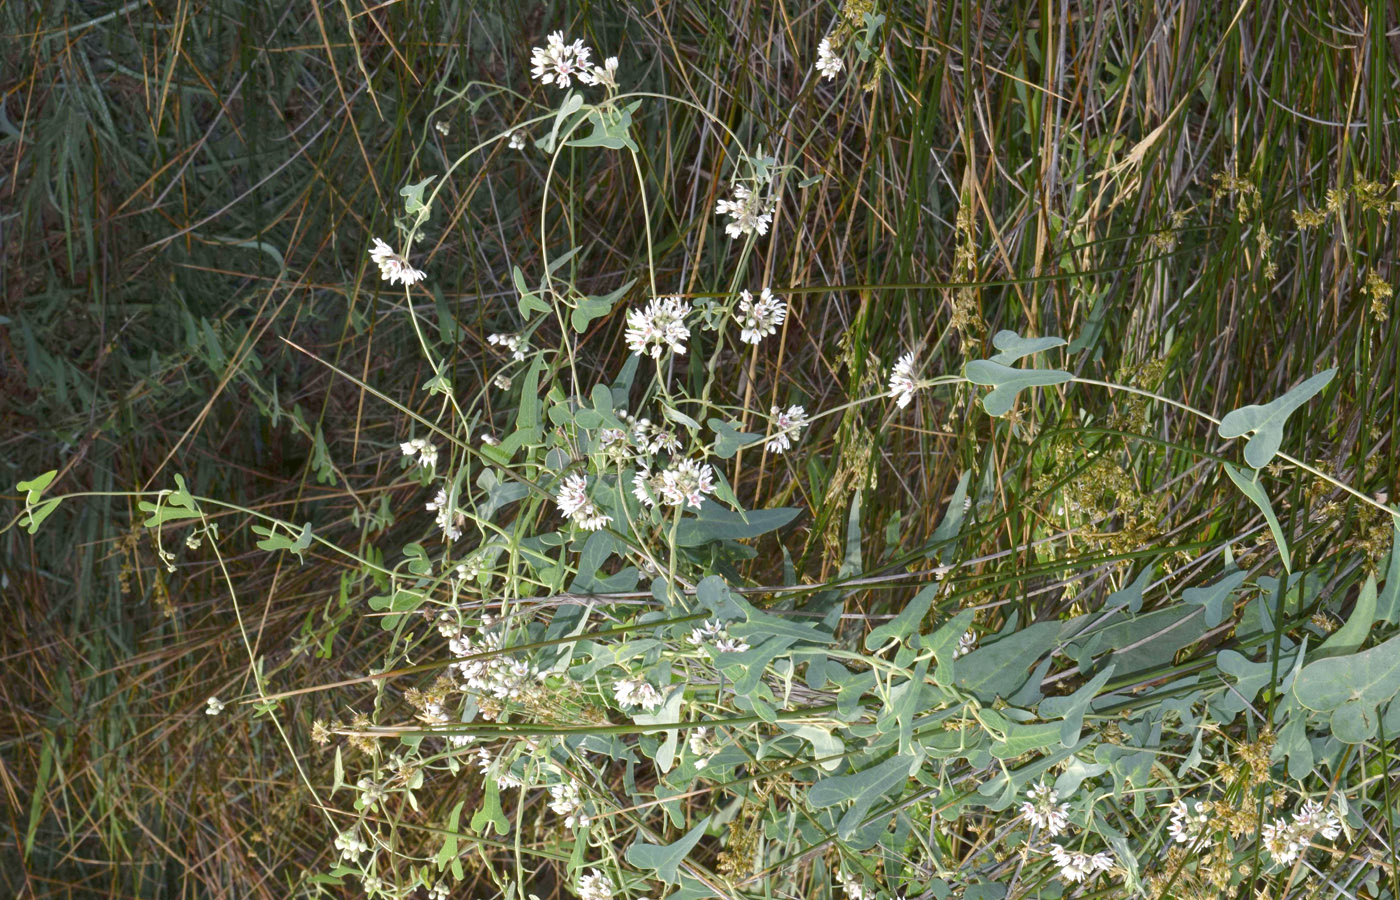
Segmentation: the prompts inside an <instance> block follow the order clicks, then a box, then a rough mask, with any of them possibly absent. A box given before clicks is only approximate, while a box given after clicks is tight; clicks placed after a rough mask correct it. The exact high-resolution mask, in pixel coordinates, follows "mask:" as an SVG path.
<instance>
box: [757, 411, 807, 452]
mask: <svg viewBox="0 0 1400 900" xmlns="http://www.w3.org/2000/svg"><path fill="white" fill-rule="evenodd" d="M768 414H769V415H770V416H772V417H773V430H774V432H775V434H774V435H773V436H772V437H771V438H769V439H768V443H767V444H765V445H764V446H765V447H766V448H767V449H768V452H769V453H784V452H786V451H787V450H788V449H789V448H791V447H792V444H793V442H794V441H797V440H801V438H802V429H804V428H806V427H807V410H806V409H804V408H802V407H801V406H797V405H795V404H794V405H792V406H789V407H788V408H787V409H780V408H779V407H776V406H775V407H773V408H772V409H771V410H769V412H768Z"/></svg>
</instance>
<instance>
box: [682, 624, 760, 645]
mask: <svg viewBox="0 0 1400 900" xmlns="http://www.w3.org/2000/svg"><path fill="white" fill-rule="evenodd" d="M686 641H687V642H688V643H689V644H690V645H691V646H693V647H703V646H705V644H706V643H711V644H714V645H715V649H716V650H718V651H719V652H720V653H743V652H744V651H745V650H747V649H749V644H748V642H747V641H745V640H744V639H743V638H735V637H730V635H729V629H727V628H725V627H724V623H723V622H721V621H720V620H719V619H710V620H709V621H706V622H701V623H700V627H699V628H692V629H691V630H690V636H689V637H688V638H686Z"/></svg>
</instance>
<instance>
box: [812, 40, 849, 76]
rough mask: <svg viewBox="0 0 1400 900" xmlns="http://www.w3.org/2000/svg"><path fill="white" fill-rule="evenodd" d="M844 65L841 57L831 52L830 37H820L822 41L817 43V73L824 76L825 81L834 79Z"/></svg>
mask: <svg viewBox="0 0 1400 900" xmlns="http://www.w3.org/2000/svg"><path fill="white" fill-rule="evenodd" d="M845 67H846V64H845V63H844V62H842V61H841V57H839V56H837V55H836V54H835V53H834V52H832V50H831V39H830V38H822V42H821V43H820V44H818V45H817V65H816V70H817V73H818V74H820V75H824V76H826V80H827V81H834V80H835V79H836V76H837V75H839V74H841V70H842V69H844V68H845Z"/></svg>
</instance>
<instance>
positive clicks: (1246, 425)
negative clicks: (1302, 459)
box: [1217, 369, 1337, 469]
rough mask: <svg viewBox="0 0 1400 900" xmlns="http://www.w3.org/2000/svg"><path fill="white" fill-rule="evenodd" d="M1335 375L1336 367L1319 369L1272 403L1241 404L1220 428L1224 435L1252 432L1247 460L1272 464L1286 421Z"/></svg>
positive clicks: (1230, 436) (1245, 459)
mask: <svg viewBox="0 0 1400 900" xmlns="http://www.w3.org/2000/svg"><path fill="white" fill-rule="evenodd" d="M1336 374H1337V370H1336V369H1328V370H1327V371H1326V372H1319V373H1318V374H1316V375H1314V376H1313V377H1311V378H1309V379H1308V380H1307V381H1305V382H1303V383H1302V384H1300V385H1298V386H1297V387H1295V388H1294V389H1293V390H1291V391H1289V392H1288V393H1286V394H1284V395H1283V396H1282V397H1279V398H1278V399H1277V400H1274V401H1273V402H1271V403H1265V404H1263V405H1262V406H1258V405H1251V406H1241V407H1240V408H1239V409H1237V410H1233V411H1232V412H1228V413H1226V414H1225V417H1224V418H1223V419H1221V420H1220V425H1219V426H1218V428H1217V431H1219V433H1220V436H1221V437H1223V438H1235V437H1239V436H1240V435H1242V434H1248V433H1251V432H1252V433H1253V434H1254V436H1253V437H1252V438H1250V439H1249V442H1248V443H1247V444H1245V448H1244V461H1245V462H1247V463H1249V464H1250V465H1251V466H1253V467H1254V468H1256V469H1261V468H1263V467H1264V466H1266V465H1268V464H1269V460H1271V459H1273V458H1274V454H1275V453H1278V448H1279V446H1280V445H1281V444H1282V443H1283V423H1284V422H1286V421H1288V417H1289V416H1291V415H1293V413H1294V411H1295V410H1297V409H1298V407H1300V406H1302V405H1303V404H1304V403H1307V402H1308V401H1309V400H1311V399H1312V397H1313V395H1314V394H1316V393H1317V392H1318V391H1320V390H1322V389H1323V388H1324V387H1326V386H1327V382H1329V381H1331V380H1332V376H1334V375H1336Z"/></svg>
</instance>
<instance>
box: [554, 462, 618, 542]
mask: <svg viewBox="0 0 1400 900" xmlns="http://www.w3.org/2000/svg"><path fill="white" fill-rule="evenodd" d="M555 500H556V501H557V502H558V504H559V514H560V515H562V516H563V517H564V518H566V519H573V520H574V522H576V523H577V524H578V526H579V527H580V528H582V529H583V530H584V531H597V530H599V529H600V528H602V527H603V526H605V525H607V524H608V523H609V522H611V521H612V516H610V515H607V514H606V513H604V512H603V511H602V510H600V509H598V507H597V506H596V505H594V503H593V501H592V500H590V499H589V498H588V479H587V478H586V477H584V476H583V475H582V474H580V473H578V472H574V473H573V474H571V475H569V476H567V477H566V478H565V479H564V486H563V487H561V488H559V496H558V497H556V498H555Z"/></svg>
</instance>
